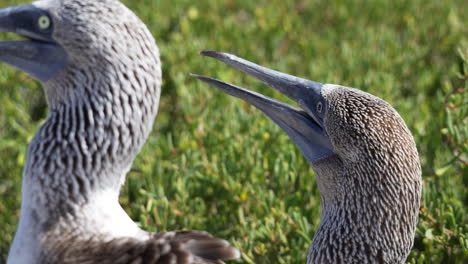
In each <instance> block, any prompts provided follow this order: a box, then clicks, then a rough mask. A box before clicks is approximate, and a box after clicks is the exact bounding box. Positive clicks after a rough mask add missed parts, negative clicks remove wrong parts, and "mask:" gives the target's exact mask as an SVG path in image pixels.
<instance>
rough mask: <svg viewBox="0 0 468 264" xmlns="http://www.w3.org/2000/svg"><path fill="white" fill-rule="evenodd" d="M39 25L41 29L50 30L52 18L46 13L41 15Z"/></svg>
mask: <svg viewBox="0 0 468 264" xmlns="http://www.w3.org/2000/svg"><path fill="white" fill-rule="evenodd" d="M37 25H38V27H39V29H40V30H48V29H49V28H50V25H51V22H50V18H49V17H48V16H46V15H42V16H40V17H39V19H38V20H37Z"/></svg>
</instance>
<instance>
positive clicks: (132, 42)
mask: <svg viewBox="0 0 468 264" xmlns="http://www.w3.org/2000/svg"><path fill="white" fill-rule="evenodd" d="M0 32H10V33H15V34H17V35H19V36H22V37H24V38H26V39H27V40H14V41H2V42H0V61H1V62H5V63H7V64H10V65H11V66H13V67H16V68H18V69H19V70H21V71H23V72H26V73H27V74H29V75H30V76H31V77H33V78H35V79H37V80H39V81H41V82H42V83H43V85H44V87H45V89H46V93H47V98H48V101H49V103H50V104H51V105H53V104H55V103H69V101H70V100H75V99H76V97H80V96H82V94H83V91H81V90H80V87H82V86H83V85H82V84H83V83H84V82H91V79H98V78H94V77H99V76H103V77H106V78H107V79H112V78H114V79H115V80H117V81H119V80H120V79H122V80H124V81H129V80H131V81H136V82H138V81H142V82H144V81H145V80H144V79H145V78H143V77H142V76H138V74H139V73H140V72H141V71H139V69H140V68H141V70H144V71H148V72H150V74H152V75H154V76H155V78H154V79H156V80H160V79H161V74H160V69H159V67H154V66H152V65H159V51H158V48H157V46H156V45H155V41H154V39H153V37H152V35H151V33H150V32H149V31H148V30H147V28H146V26H145V24H144V23H142V22H141V21H140V19H138V18H137V17H136V16H135V15H134V14H133V12H131V11H130V10H129V9H127V8H126V7H125V6H124V5H123V4H121V3H120V2H119V1H117V0H100V1H93V0H81V1H78V0H40V1H36V2H33V3H32V4H24V5H19V6H13V7H8V8H4V9H1V10H0ZM132 66H134V67H132ZM89 72H91V73H92V74H93V75H92V76H90V75H89ZM120 72H122V73H123V74H120V76H119V75H118V74H119V73H120ZM78 82H79V83H78ZM149 85H153V84H152V83H150V84H149ZM64 86H67V87H68V86H78V87H77V89H73V90H71V89H68V90H66V91H63V90H62V89H64V88H63V87H64ZM94 86H96V87H97V86H99V85H94ZM128 88H129V89H128V90H127V92H133V91H131V90H133V89H132V87H131V86H130V85H129V87H128ZM102 89H106V88H102ZM96 92H100V91H96ZM137 92H138V91H137Z"/></svg>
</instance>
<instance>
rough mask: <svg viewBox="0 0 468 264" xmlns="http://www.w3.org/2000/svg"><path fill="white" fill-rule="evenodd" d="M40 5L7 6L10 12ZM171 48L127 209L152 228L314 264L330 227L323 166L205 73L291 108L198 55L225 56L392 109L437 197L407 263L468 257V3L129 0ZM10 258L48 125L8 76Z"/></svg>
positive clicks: (4, 200)
mask: <svg viewBox="0 0 468 264" xmlns="http://www.w3.org/2000/svg"><path fill="white" fill-rule="evenodd" d="M24 2H27V1H11V0H2V2H1V3H0V6H1V7H5V6H10V5H13V4H18V3H24ZM124 2H125V3H126V4H127V5H128V6H129V7H130V8H131V9H132V10H134V11H135V12H136V13H137V14H138V16H139V17H140V18H141V19H142V20H143V21H144V22H145V23H146V24H147V25H148V27H149V28H150V29H151V31H152V32H153V34H154V36H155V37H156V39H157V41H158V44H159V46H160V48H161V54H162V61H163V63H164V65H163V69H164V87H163V92H162V93H163V94H162V99H161V100H162V101H161V107H160V114H159V116H158V118H157V120H156V125H155V127H154V130H153V133H152V134H151V137H150V138H149V140H148V142H147V144H146V145H145V147H144V149H143V151H142V152H141V153H140V154H139V155H138V158H137V160H136V161H135V164H134V166H133V169H132V171H131V172H130V173H129V175H128V178H127V183H126V185H125V186H124V188H123V193H122V197H121V202H122V204H123V206H124V208H125V209H126V210H127V212H128V213H129V214H130V215H131V216H132V218H133V219H134V220H135V221H138V222H139V223H140V225H141V226H142V227H144V228H146V229H148V230H151V231H164V230H174V229H201V230H208V231H209V232H212V233H213V234H216V235H217V236H220V237H224V238H226V239H228V240H229V241H231V242H233V243H234V244H235V245H236V246H237V247H239V248H240V249H242V252H243V258H242V260H241V261H239V262H237V263H305V257H306V252H307V250H308V247H309V245H310V243H311V238H312V237H313V235H314V231H315V230H316V229H317V227H318V224H319V221H320V200H319V194H318V190H317V186H316V183H315V178H314V176H313V171H312V170H311V169H310V166H309V165H308V164H307V162H306V161H305V159H304V158H303V157H302V155H301V153H300V152H299V150H298V149H297V147H296V146H295V145H294V144H293V143H292V142H291V141H290V140H289V139H288V138H287V136H286V134H285V133H284V132H282V131H281V130H280V129H279V128H278V127H277V126H276V125H275V124H273V122H271V121H269V120H268V119H267V118H266V117H265V116H264V115H263V114H262V113H260V112H259V111H257V110H255V109H254V108H252V107H251V106H249V105H247V104H245V103H243V102H241V101H239V100H235V99H233V98H230V97H228V96H227V95H225V94H222V93H221V92H219V91H217V90H214V89H212V88H210V87H208V86H207V85H205V84H203V83H201V82H198V81H196V80H194V79H192V78H190V77H189V76H188V74H189V73H190V72H192V73H199V74H205V75H210V76H214V77H217V78H220V79H222V80H224V81H228V82H232V83H235V84H238V85H242V86H244V87H247V88H250V89H253V90H256V91H260V92H262V93H264V94H266V95H269V96H273V97H275V98H278V99H280V100H285V101H288V100H287V99H286V98H284V97H281V96H280V95H278V94H276V93H274V92H272V91H271V90H270V89H268V88H265V87H264V86H263V85H261V84H260V83H259V82H257V81H254V80H253V79H252V78H248V77H246V76H245V75H244V74H242V73H240V72H236V71H235V70H233V69H231V68H230V67H228V66H225V65H223V64H222V63H220V62H216V61H215V60H213V59H209V58H203V57H201V56H199V55H198V52H199V51H201V50H203V49H214V50H219V51H226V52H231V53H235V54H237V55H239V56H242V57H244V58H247V59H249V60H252V61H254V62H257V63H260V64H262V65H264V66H268V67H271V68H274V69H277V70H280V71H285V72H288V73H291V74H294V75H298V76H301V77H306V78H310V79H313V80H316V81H320V82H326V83H339V84H343V85H347V86H352V87H358V88H360V89H362V90H364V91H367V92H370V93H372V94H374V95H377V96H379V97H381V98H384V99H385V100H386V101H388V102H390V103H391V104H392V105H393V106H394V107H395V108H396V109H397V110H398V111H399V112H400V114H401V115H402V116H403V118H404V119H405V121H406V122H407V124H408V126H409V128H410V130H411V131H412V132H413V134H414V137H415V139H416V142H417V144H418V148H419V152H420V156H421V162H422V167H423V179H424V195H423V201H422V204H421V206H422V208H421V214H420V222H419V225H418V229H417V235H416V240H415V246H414V249H413V251H412V252H411V255H410V257H409V259H408V263H466V261H467V259H468V214H467V204H468V190H467V186H468V169H467V165H468V156H467V153H468V141H467V135H468V117H467V116H468V115H467V112H468V93H467V88H468V85H467V82H466V80H467V78H468V61H467V58H468V40H467V36H468V25H467V22H468V4H467V2H466V1H465V0H452V1H448V0H447V1H423V0H414V1H407V0H394V1H386V0H380V1H360V0H356V1H344V0H341V1H326V0H324V1H306V0H297V1H284V0H268V1H267V0H260V1H248V0H238V1H235V0H225V1H217V0H199V1H192V0H174V1H166V0H126V1H124ZM0 101H1V102H2V103H1V104H0V160H1V162H0V230H1V232H0V263H3V262H4V261H5V259H6V256H7V254H8V249H9V246H10V243H11V241H12V238H13V235H14V231H15V228H16V224H17V221H18V216H19V207H20V191H21V188H20V187H21V171H22V167H23V165H24V161H25V153H26V147H27V142H28V141H29V140H30V139H31V137H32V136H33V135H34V133H35V130H36V129H37V128H38V127H39V126H40V124H41V123H42V122H43V121H44V118H45V117H46V114H47V106H46V102H45V99H44V95H43V91H42V89H41V87H40V85H39V84H38V83H37V82H35V81H33V80H32V79H31V78H29V77H27V76H26V75H25V74H23V73H20V72H18V71H16V70H14V69H12V68H10V67H8V66H6V65H0Z"/></svg>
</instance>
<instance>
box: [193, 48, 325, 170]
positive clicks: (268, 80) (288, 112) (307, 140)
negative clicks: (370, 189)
mask: <svg viewBox="0 0 468 264" xmlns="http://www.w3.org/2000/svg"><path fill="white" fill-rule="evenodd" d="M201 54H202V55H205V56H209V57H213V58H215V59H218V60H221V61H223V62H225V63H227V64H229V65H231V66H233V67H234V68H236V69H239V70H241V71H243V72H245V73H247V74H249V75H251V76H253V77H255V78H256V79H258V80H260V81H262V82H263V83H265V84H267V85H268V86H270V87H272V88H273V89H275V90H277V91H279V92H281V93H282V94H284V95H286V96H288V97H289V98H291V99H292V100H294V101H296V102H297V103H298V104H299V106H300V107H301V108H296V107H293V106H290V105H288V104H285V103H283V102H279V101H277V100H274V99H272V98H269V97H267V96H264V95H262V94H259V93H256V92H252V91H249V90H247V89H244V88H241V87H238V86H235V85H232V84H229V83H225V82H222V81H219V80H216V79H213V78H209V77H205V76H200V75H192V76H193V77H195V78H198V79H200V80H202V81H205V82H207V83H209V84H211V85H213V86H214V87H216V88H218V89H220V90H221V91H223V92H226V93H228V94H230V95H232V96H235V97H238V98H241V99H243V100H245V101H246V102H248V103H250V104H252V105H254V106H255V107H257V108H258V109H260V110H261V111H262V112H263V113H265V114H266V115H267V116H268V117H270V118H271V119H272V120H273V121H274V122H275V123H276V124H278V125H279V126H280V127H281V128H282V129H283V130H284V131H285V132H286V133H287V134H288V135H289V137H290V138H291V139H292V140H293V141H294V142H295V143H296V144H297V145H298V146H299V148H300V149H301V151H302V153H303V154H304V156H305V157H306V158H307V160H309V162H314V161H317V160H319V159H322V158H325V157H327V156H330V155H332V154H333V153H334V152H333V146H332V144H331V142H330V139H329V137H328V135H327V133H326V131H325V129H324V125H323V116H324V111H325V109H326V101H325V99H324V98H323V96H322V94H321V91H322V87H323V84H321V83H318V82H313V81H309V80H306V79H301V78H298V77H295V76H291V75H288V74H285V73H281V72H277V71H274V70H271V69H268V68H265V67H262V66H260V65H257V64H255V63H252V62H249V61H247V60H244V59H241V58H239V57H236V56H234V55H231V54H227V53H221V52H215V51H203V52H201Z"/></svg>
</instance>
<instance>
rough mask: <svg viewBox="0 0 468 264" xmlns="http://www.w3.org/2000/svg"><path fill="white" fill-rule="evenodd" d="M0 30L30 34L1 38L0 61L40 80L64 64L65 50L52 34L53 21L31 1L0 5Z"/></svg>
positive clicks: (50, 75) (48, 76) (52, 74)
mask: <svg viewBox="0 0 468 264" xmlns="http://www.w3.org/2000/svg"><path fill="white" fill-rule="evenodd" d="M0 32H11V33H16V34H18V35H20V36H23V37H26V38H29V40H21V41H20V40H17V41H0V62H4V63H7V64H9V65H11V66H13V67H15V68H17V69H19V70H21V71H24V72H26V73H27V74H29V75H30V76H31V77H33V78H35V79H38V80H40V81H43V82H46V81H48V80H49V79H51V78H52V77H53V76H54V75H55V74H56V73H57V72H58V71H60V70H61V69H63V67H64V66H65V64H66V61H67V56H66V53H65V51H64V50H63V48H62V47H60V46H59V45H58V44H56V43H55V42H54V40H53V38H52V32H53V22H52V18H51V17H50V16H49V14H48V13H47V12H46V11H44V10H42V9H39V8H37V7H35V6H34V5H32V4H26V5H19V6H14V7H8V8H4V9H0Z"/></svg>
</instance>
